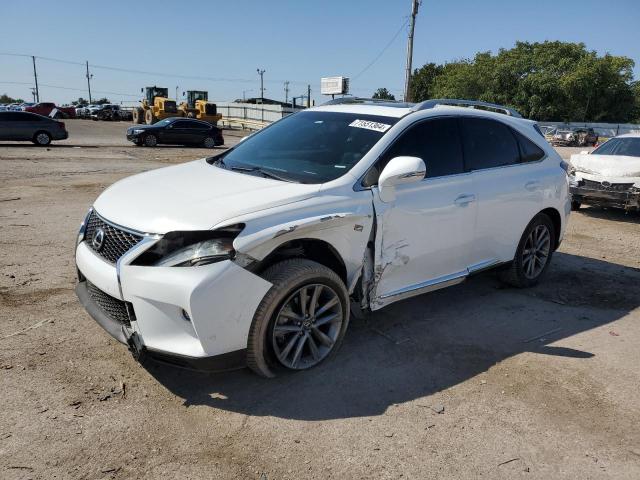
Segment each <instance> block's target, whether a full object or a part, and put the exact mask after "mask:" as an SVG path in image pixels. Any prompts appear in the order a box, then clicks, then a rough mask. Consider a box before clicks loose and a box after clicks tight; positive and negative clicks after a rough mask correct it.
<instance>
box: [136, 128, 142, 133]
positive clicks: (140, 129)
mask: <svg viewBox="0 0 640 480" xmlns="http://www.w3.org/2000/svg"><path fill="white" fill-rule="evenodd" d="M142 132H144V129H143V128H134V129H133V133H142Z"/></svg>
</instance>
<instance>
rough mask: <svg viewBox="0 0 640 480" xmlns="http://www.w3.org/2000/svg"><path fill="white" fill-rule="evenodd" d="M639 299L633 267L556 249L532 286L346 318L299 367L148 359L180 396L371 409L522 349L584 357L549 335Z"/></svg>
mask: <svg viewBox="0 0 640 480" xmlns="http://www.w3.org/2000/svg"><path fill="white" fill-rule="evenodd" d="M639 305H640V270H639V269H634V268H629V267H623V266H620V265H616V264H611V263H608V262H604V261H600V260H594V259H591V258H585V257H580V256H574V255H568V254H562V253H556V255H555V256H554V263H553V265H552V266H551V268H550V270H549V271H548V272H547V276H546V278H545V279H544V280H543V282H542V283H541V285H539V286H538V287H535V288H532V289H528V290H518V289H511V288H504V287H503V286H502V285H501V284H500V283H499V282H498V281H497V279H496V277H495V275H493V274H491V273H487V274H483V275H480V276H477V277H474V278H471V279H470V280H469V281H468V282H466V283H464V284H461V285H459V286H456V287H452V288H448V289H445V290H441V291H438V292H434V293H431V294H428V295H423V296H420V297H415V298H413V299H411V300H407V301H404V302H399V303H397V304H394V305H392V306H390V307H387V308H386V309H383V310H381V311H379V312H376V313H374V314H373V315H372V316H371V318H370V319H369V320H368V321H366V322H363V321H358V320H354V321H352V323H351V325H350V327H349V331H348V333H347V337H346V339H345V342H344V344H343V346H342V349H341V351H340V352H339V354H338V355H337V356H336V357H335V358H334V359H333V360H332V361H330V362H328V363H327V364H326V365H321V366H319V367H317V368H315V369H313V370H311V371H308V372H304V373H299V374H290V375H283V376H280V377H278V378H276V379H271V380H265V379H262V378H259V377H257V376H256V375H254V374H252V373H251V372H249V371H248V370H246V369H245V370H242V371H237V372H231V373H226V374H215V375H207V374H202V373H197V372H188V371H183V370H178V369H174V368H170V367H166V366H161V365H157V364H149V365H148V366H147V368H148V370H149V372H150V373H151V374H152V375H153V376H154V377H155V378H157V380H158V381H160V382H161V383H162V384H163V385H165V386H166V387H167V388H168V389H169V390H170V391H171V392H173V393H175V394H176V395H178V396H179V397H181V398H183V399H184V403H185V405H209V406H212V407H216V408H220V409H223V410H228V411H233V412H239V413H243V414H247V415H261V416H262V415H265V416H266V415H269V416H275V417H280V418H291V419H301V420H326V419H338V418H347V417H360V416H370V415H379V414H381V413H383V412H384V411H385V410H386V409H387V407H389V406H390V405H392V404H394V403H402V402H406V401H410V400H413V399H416V398H420V397H424V396H426V395H430V394H432V393H435V392H438V391H440V390H443V389H446V388H449V387H451V386H453V385H456V384H458V383H461V382H464V381H466V380H468V379H470V378H472V377H474V376H476V375H478V374H481V373H483V372H485V371H487V370H488V369H489V368H490V367H492V366H493V365H495V364H496V363H497V362H500V361H502V360H505V359H507V358H509V357H512V356H514V355H517V354H519V353H522V352H535V353H537V354H541V355H559V356H563V357H571V358H575V359H578V360H579V361H586V362H588V361H589V358H591V357H593V354H592V353H590V352H583V351H579V350H573V349H570V348H565V347H559V346H552V345H549V344H550V343H553V342H556V341H558V340H561V339H563V338H567V337H571V336H573V335H576V334H578V333H580V332H583V331H586V330H590V329H593V328H596V327H599V326H602V325H605V324H607V323H610V322H613V321H615V320H617V319H619V318H621V317H623V316H625V315H626V314H627V313H628V312H629V311H631V310H633V309H635V308H637V307H638V306H639ZM584 307H588V308H584Z"/></svg>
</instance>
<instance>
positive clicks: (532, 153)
mask: <svg viewBox="0 0 640 480" xmlns="http://www.w3.org/2000/svg"><path fill="white" fill-rule="evenodd" d="M512 132H513V134H514V135H515V136H516V138H517V139H518V144H519V145H520V161H521V162H522V163H527V162H537V161H538V160H540V159H542V157H544V156H545V153H544V150H542V149H541V148H540V147H539V146H538V145H536V144H535V143H533V142H532V141H531V140H529V139H528V138H527V137H525V136H524V135H522V134H521V133H519V132H516V131H515V130H512Z"/></svg>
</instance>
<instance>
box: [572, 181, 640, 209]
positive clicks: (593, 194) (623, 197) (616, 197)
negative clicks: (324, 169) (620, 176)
mask: <svg viewBox="0 0 640 480" xmlns="http://www.w3.org/2000/svg"><path fill="white" fill-rule="evenodd" d="M570 191H571V198H572V200H574V201H576V202H580V203H584V204H588V205H599V206H603V207H616V208H623V209H625V210H638V209H640V191H632V190H626V191H614V190H598V189H593V188H587V187H581V186H577V187H571V189H570Z"/></svg>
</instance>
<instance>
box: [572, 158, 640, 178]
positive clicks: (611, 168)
mask: <svg viewBox="0 0 640 480" xmlns="http://www.w3.org/2000/svg"><path fill="white" fill-rule="evenodd" d="M571 165H573V167H574V168H575V169H576V171H578V172H584V173H588V174H591V175H602V176H605V177H640V158H638V157H628V156H625V155H586V154H577V155H572V156H571Z"/></svg>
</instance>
